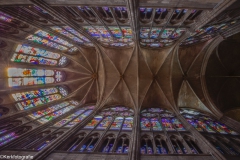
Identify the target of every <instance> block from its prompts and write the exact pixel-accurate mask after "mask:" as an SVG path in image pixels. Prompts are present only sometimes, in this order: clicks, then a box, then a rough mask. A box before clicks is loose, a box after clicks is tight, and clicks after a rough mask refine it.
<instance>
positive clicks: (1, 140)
mask: <svg viewBox="0 0 240 160" xmlns="http://www.w3.org/2000/svg"><path fill="white" fill-rule="evenodd" d="M31 129H32V127H30V126H23V127H21V128H18V129H16V130H14V131H12V132H10V133H6V134H4V133H3V134H4V135H2V136H1V137H0V146H3V145H5V144H7V143H9V142H10V141H12V140H14V139H16V138H18V137H19V136H20V135H22V134H23V133H25V132H27V131H29V130H31Z"/></svg>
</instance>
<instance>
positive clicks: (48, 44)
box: [26, 35, 68, 51]
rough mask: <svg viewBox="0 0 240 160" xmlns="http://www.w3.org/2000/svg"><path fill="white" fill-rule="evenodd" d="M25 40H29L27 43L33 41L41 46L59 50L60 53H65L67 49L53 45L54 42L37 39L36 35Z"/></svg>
mask: <svg viewBox="0 0 240 160" xmlns="http://www.w3.org/2000/svg"><path fill="white" fill-rule="evenodd" d="M26 39H27V40H29V41H33V42H34V43H38V44H42V45H44V46H48V47H51V48H55V49H59V50H62V51H66V50H67V49H68V48H67V47H64V46H62V45H59V44H57V43H54V42H51V41H49V40H47V39H44V38H41V37H38V36H36V35H29V36H28V37H27V38H26Z"/></svg>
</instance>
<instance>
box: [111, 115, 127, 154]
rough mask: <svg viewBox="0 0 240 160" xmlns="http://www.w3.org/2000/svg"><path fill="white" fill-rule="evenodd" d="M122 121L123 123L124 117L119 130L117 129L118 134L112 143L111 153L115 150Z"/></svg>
mask: <svg viewBox="0 0 240 160" xmlns="http://www.w3.org/2000/svg"><path fill="white" fill-rule="evenodd" d="M124 121H125V117H124V118H123V122H122V124H121V128H120V129H119V131H118V133H117V136H116V138H115V140H114V142H113V147H112V149H111V150H110V152H111V153H112V152H114V150H115V148H116V146H117V143H118V136H119V135H120V133H121V132H122V127H123V124H124Z"/></svg>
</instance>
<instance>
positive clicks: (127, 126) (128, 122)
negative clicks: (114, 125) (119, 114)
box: [122, 117, 133, 130]
mask: <svg viewBox="0 0 240 160" xmlns="http://www.w3.org/2000/svg"><path fill="white" fill-rule="evenodd" d="M132 127H133V117H126V118H125V120H124V123H123V126H122V130H132Z"/></svg>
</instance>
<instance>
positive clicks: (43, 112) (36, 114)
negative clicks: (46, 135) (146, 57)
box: [29, 101, 70, 119]
mask: <svg viewBox="0 0 240 160" xmlns="http://www.w3.org/2000/svg"><path fill="white" fill-rule="evenodd" d="M69 105H70V103H69V102H68V101H67V102H62V103H60V104H57V105H53V106H51V107H48V108H46V109H44V110H40V111H36V112H33V113H32V114H30V115H29V117H31V118H33V119H37V118H39V117H42V116H46V115H50V114H51V113H52V112H54V111H57V110H59V109H61V108H64V107H66V106H69Z"/></svg>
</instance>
